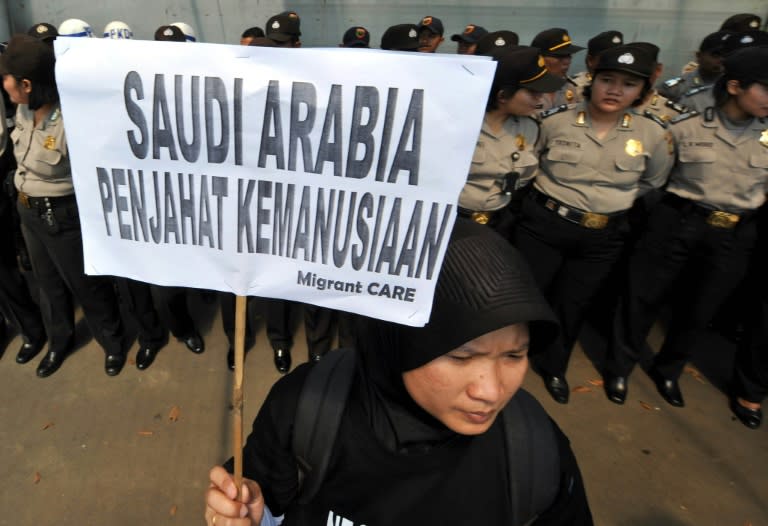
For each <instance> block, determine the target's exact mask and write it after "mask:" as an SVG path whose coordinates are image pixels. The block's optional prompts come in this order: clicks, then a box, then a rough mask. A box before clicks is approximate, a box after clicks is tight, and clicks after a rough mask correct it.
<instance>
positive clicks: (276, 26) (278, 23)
mask: <svg viewBox="0 0 768 526" xmlns="http://www.w3.org/2000/svg"><path fill="white" fill-rule="evenodd" d="M272 29H280V22H278V21H277V20H275V21H274V22H272Z"/></svg>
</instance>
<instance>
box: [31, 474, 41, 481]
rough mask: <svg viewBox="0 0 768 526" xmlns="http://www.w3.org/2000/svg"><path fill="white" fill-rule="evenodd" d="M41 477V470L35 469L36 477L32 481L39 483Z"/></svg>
mask: <svg viewBox="0 0 768 526" xmlns="http://www.w3.org/2000/svg"><path fill="white" fill-rule="evenodd" d="M40 479H41V477H40V472H39V471H35V478H34V479H33V480H32V483H33V484H37V483H38V482H40Z"/></svg>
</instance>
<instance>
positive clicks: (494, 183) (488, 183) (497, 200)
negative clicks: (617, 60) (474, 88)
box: [459, 47, 564, 239]
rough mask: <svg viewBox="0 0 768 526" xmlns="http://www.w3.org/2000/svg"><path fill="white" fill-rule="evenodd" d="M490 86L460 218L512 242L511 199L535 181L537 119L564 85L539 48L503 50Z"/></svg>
mask: <svg viewBox="0 0 768 526" xmlns="http://www.w3.org/2000/svg"><path fill="white" fill-rule="evenodd" d="M495 59H496V60H497V62H498V65H497V67H496V74H495V76H494V79H493V84H492V85H491V92H490V94H489V98H488V106H487V108H486V112H485V117H484V118H483V126H482V128H481V130H480V136H479V137H478V138H477V145H476V146H475V152H474V154H473V156H472V164H471V166H470V168H469V175H468V176H467V182H466V184H465V185H464V188H463V189H462V191H461V194H460V195H459V214H460V215H463V216H466V217H470V218H471V219H473V220H474V221H476V222H478V223H481V224H488V225H489V226H492V227H494V228H495V229H496V230H497V231H498V232H499V233H500V234H501V235H502V236H503V237H504V238H506V239H510V238H511V234H512V231H511V229H512V226H513V223H514V212H513V211H512V210H510V203H511V201H512V196H513V194H514V193H515V192H516V191H517V190H518V189H519V188H521V187H523V186H524V185H526V184H527V183H528V182H529V181H530V180H531V179H532V178H533V175H534V172H535V170H536V166H537V165H538V159H537V158H536V154H535V152H534V145H535V144H536V139H537V138H538V135H539V126H538V124H537V123H536V121H535V120H534V119H533V118H531V117H530V116H531V115H533V114H535V113H536V111H537V108H538V106H539V105H540V103H541V98H542V96H543V94H544V93H552V92H554V91H557V90H558V89H559V88H560V87H561V86H562V85H563V83H564V80H563V79H562V78H560V77H556V76H554V75H552V74H551V73H549V72H548V71H547V68H546V66H545V65H544V59H543V58H542V56H541V52H540V51H539V49H538V48H534V47H516V48H506V49H502V50H501V51H500V52H498V53H497V54H496V55H495Z"/></svg>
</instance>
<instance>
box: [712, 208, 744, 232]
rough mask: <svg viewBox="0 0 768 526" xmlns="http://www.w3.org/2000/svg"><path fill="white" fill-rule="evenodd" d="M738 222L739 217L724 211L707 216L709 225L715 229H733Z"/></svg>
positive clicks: (717, 211)
mask: <svg viewBox="0 0 768 526" xmlns="http://www.w3.org/2000/svg"><path fill="white" fill-rule="evenodd" d="M738 222H739V216H738V215H736V214H731V213H729V212H723V211H722V210H715V211H714V212H710V214H709V215H708V216H707V224H708V225H709V226H712V227H715V228H733V227H735V226H736V224H737V223H738Z"/></svg>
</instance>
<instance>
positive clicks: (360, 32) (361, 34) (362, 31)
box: [355, 27, 365, 38]
mask: <svg viewBox="0 0 768 526" xmlns="http://www.w3.org/2000/svg"><path fill="white" fill-rule="evenodd" d="M355 36H356V37H357V38H364V37H365V29H363V28H362V27H358V28H357V29H355Z"/></svg>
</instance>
